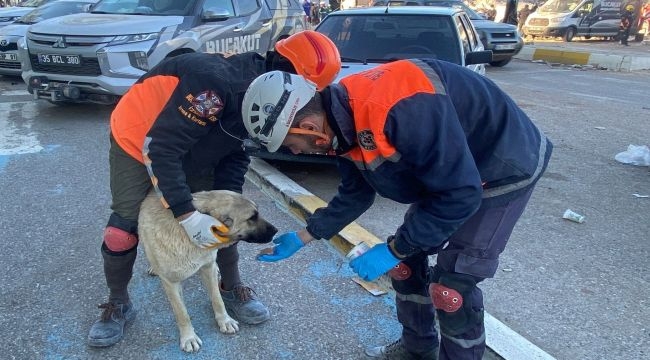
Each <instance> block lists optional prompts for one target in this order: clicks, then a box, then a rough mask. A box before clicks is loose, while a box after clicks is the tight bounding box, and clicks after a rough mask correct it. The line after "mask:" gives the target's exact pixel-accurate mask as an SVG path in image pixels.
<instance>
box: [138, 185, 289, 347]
mask: <svg viewBox="0 0 650 360" xmlns="http://www.w3.org/2000/svg"><path fill="white" fill-rule="evenodd" d="M192 197H193V201H192V203H193V204H194V207H195V208H196V209H197V210H198V211H200V212H202V213H205V214H209V215H211V216H212V217H214V218H216V219H218V220H219V221H221V222H222V223H223V224H224V225H226V226H227V227H228V228H229V231H228V233H226V234H220V235H223V236H224V237H226V238H228V239H229V241H228V242H227V243H224V244H222V245H219V246H217V247H215V248H212V249H202V248H199V247H197V246H195V245H194V244H193V243H192V242H191V241H190V239H189V237H188V236H187V233H186V232H185V230H184V229H183V227H182V226H181V225H180V224H179V223H178V220H176V219H175V218H174V216H173V214H172V212H171V211H170V210H168V209H165V208H164V207H163V206H162V203H161V201H160V198H159V197H158V196H157V195H155V194H150V195H149V196H147V198H146V199H145V200H144V201H143V202H142V206H141V208H140V217H139V225H138V233H139V236H140V243H141V244H142V245H143V246H144V251H145V254H146V255H147V259H148V260H149V264H150V266H151V270H152V271H153V273H154V274H156V275H158V276H159V277H160V280H161V282H162V285H163V288H164V289H165V293H166V294H167V298H168V299H169V302H170V303H171V306H172V309H173V311H174V316H175V317H176V324H177V325H178V330H179V332H180V346H181V348H182V349H183V350H184V351H186V352H194V351H198V350H199V348H200V347H201V344H202V341H201V339H200V338H199V337H198V336H197V335H196V333H195V332H194V327H192V322H191V321H190V317H189V315H188V313H187V308H186V307H185V304H184V302H183V288H182V284H181V282H182V281H183V280H185V279H187V278H189V277H190V276H192V275H193V274H195V273H196V272H199V274H200V275H201V280H202V282H203V285H204V286H205V287H206V289H207V291H208V293H209V294H210V299H211V301H212V308H213V310H214V317H215V319H216V320H217V325H218V326H219V331H221V332H222V333H226V334H234V333H235V332H237V331H238V330H239V324H238V323H237V321H235V320H234V319H233V318H231V317H230V316H229V315H228V313H227V312H226V309H225V306H224V304H223V299H222V298H221V293H220V292H219V274H218V268H217V265H216V263H215V260H216V257H217V249H219V248H224V247H227V246H230V245H233V244H234V243H236V242H237V241H245V242H253V243H267V242H269V241H271V240H272V238H273V235H274V234H275V233H276V232H277V229H276V228H275V227H274V226H273V225H271V224H269V223H268V222H267V221H266V220H264V219H262V217H260V216H259V214H258V212H257V206H256V205H255V203H253V202H252V201H250V200H247V199H245V198H244V197H243V196H242V195H241V194H238V193H235V192H232V191H225V190H214V191H203V192H198V193H194V194H192Z"/></svg>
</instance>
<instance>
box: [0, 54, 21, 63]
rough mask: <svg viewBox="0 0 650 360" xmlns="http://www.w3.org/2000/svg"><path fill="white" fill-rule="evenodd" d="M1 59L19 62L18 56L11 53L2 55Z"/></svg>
mask: <svg viewBox="0 0 650 360" xmlns="http://www.w3.org/2000/svg"><path fill="white" fill-rule="evenodd" d="M0 59H2V60H11V61H17V60H18V55H16V54H11V53H6V54H0Z"/></svg>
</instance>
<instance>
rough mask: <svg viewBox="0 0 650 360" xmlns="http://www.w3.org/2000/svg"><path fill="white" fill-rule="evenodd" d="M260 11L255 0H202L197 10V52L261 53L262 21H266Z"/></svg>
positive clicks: (260, 8)
mask: <svg viewBox="0 0 650 360" xmlns="http://www.w3.org/2000/svg"><path fill="white" fill-rule="evenodd" d="M264 13H267V12H266V11H263V10H262V6H261V5H260V3H259V2H258V0H234V1H233V0H206V1H205V2H204V3H203V9H202V12H201V16H202V19H201V26H200V28H201V31H200V33H201V51H202V52H207V53H223V54H233V53H237V54H238V53H243V52H248V51H255V52H259V53H262V54H263V53H265V52H266V50H267V47H268V45H267V44H265V43H263V41H262V38H263V37H264V34H263V28H264V26H263V24H264V23H266V22H267V21H268V20H267V17H266V16H264V15H263V14H264ZM267 36H268V35H267Z"/></svg>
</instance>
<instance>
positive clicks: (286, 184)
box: [246, 158, 555, 360]
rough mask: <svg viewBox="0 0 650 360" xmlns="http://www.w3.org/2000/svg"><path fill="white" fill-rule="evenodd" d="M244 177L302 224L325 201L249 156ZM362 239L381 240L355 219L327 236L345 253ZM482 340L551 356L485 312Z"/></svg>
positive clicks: (536, 357)
mask: <svg viewBox="0 0 650 360" xmlns="http://www.w3.org/2000/svg"><path fill="white" fill-rule="evenodd" d="M246 178H247V179H248V181H250V182H251V183H253V184H255V185H256V186H257V187H258V188H259V189H260V190H261V191H262V192H264V193H265V194H267V195H268V196H270V197H271V198H272V199H274V200H275V201H277V202H278V203H279V205H281V206H283V207H285V208H286V209H287V210H288V211H289V212H290V213H291V214H292V215H294V217H296V219H298V220H299V221H300V222H302V223H303V224H304V223H305V221H306V219H307V217H308V216H309V215H311V214H312V213H313V212H314V210H316V209H317V208H319V207H323V206H325V205H327V204H326V202H325V201H323V200H322V199H320V198H319V197H317V196H316V195H314V194H312V193H311V192H309V191H308V190H307V189H305V188H303V187H302V186H300V185H298V184H296V183H295V182H294V181H293V180H291V179H290V178H289V177H287V176H286V175H284V174H282V173H281V172H279V171H278V170H277V169H275V168H274V167H272V166H271V165H269V164H268V163H266V162H265V161H263V160H260V159H256V158H253V159H252V160H251V164H250V166H249V171H248V172H247V173H246ZM361 242H365V243H366V244H368V245H370V246H371V247H372V246H374V245H375V244H379V243H381V242H383V240H381V239H379V238H377V237H376V236H375V235H373V234H371V233H370V232H369V231H367V230H366V229H364V228H363V227H361V226H360V225H359V224H357V223H356V222H354V223H352V224H350V225H348V226H347V227H345V228H344V229H343V230H341V232H340V233H339V234H338V235H336V236H334V237H333V238H332V239H331V240H330V244H331V245H332V246H334V248H335V249H337V250H338V251H339V252H340V253H341V254H347V252H348V251H350V249H351V248H352V247H354V246H355V245H357V244H359V243H361ZM377 283H378V284H379V285H380V286H382V287H384V288H385V289H388V290H389V291H392V288H391V283H390V278H389V277H388V276H386V275H384V276H382V277H381V278H380V279H379V280H377ZM485 332H486V338H487V340H486V342H487V346H488V348H489V350H490V351H491V352H494V353H496V354H497V355H498V356H499V357H500V358H501V359H504V360H555V358H554V357H552V356H551V355H549V354H547V353H546V352H544V351H543V350H542V349H540V348H539V347H537V346H536V345H535V344H533V343H531V342H530V341H528V340H526V339H525V338H524V337H522V336H521V335H519V334H517V333H516V332H515V331H513V330H512V329H510V328H509V327H508V326H506V325H505V324H503V323H502V322H500V321H499V320H497V319H496V318H494V317H493V316H491V315H490V314H488V313H487V312H486V313H485Z"/></svg>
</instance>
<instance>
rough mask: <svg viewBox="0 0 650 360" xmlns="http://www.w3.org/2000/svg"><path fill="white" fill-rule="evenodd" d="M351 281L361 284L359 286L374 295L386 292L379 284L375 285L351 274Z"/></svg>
mask: <svg viewBox="0 0 650 360" xmlns="http://www.w3.org/2000/svg"><path fill="white" fill-rule="evenodd" d="M352 281H354V282H355V283H357V284H359V285H361V287H363V288H364V289H366V290H368V292H369V293H371V294H373V295H374V296H379V295H384V294H388V292H387V291H386V290H384V289H382V288H381V287H380V286H379V285H377V284H375V283H371V282H368V281H365V280H363V279H361V278H360V277H358V276H353V277H352Z"/></svg>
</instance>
